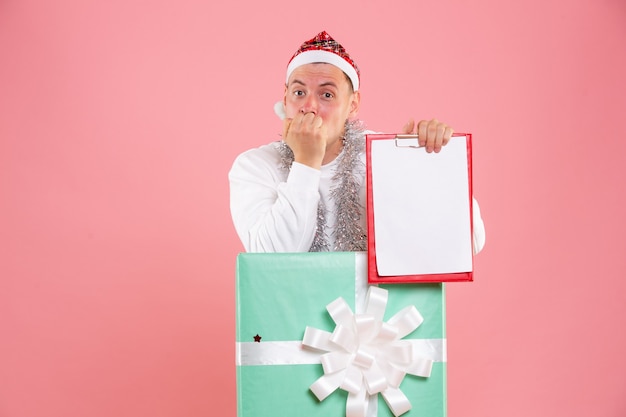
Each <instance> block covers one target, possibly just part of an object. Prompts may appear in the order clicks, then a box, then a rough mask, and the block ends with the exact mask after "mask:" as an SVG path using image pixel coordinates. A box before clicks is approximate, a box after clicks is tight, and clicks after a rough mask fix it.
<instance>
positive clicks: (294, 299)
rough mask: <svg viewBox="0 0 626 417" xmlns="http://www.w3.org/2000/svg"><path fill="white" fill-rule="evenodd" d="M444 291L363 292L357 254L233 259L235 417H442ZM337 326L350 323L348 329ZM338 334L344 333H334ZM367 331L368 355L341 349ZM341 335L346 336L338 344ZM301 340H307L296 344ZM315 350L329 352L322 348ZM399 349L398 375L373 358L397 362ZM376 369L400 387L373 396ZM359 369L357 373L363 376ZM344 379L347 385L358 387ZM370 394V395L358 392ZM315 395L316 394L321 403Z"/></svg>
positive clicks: (392, 287) (433, 287)
mask: <svg viewBox="0 0 626 417" xmlns="http://www.w3.org/2000/svg"><path fill="white" fill-rule="evenodd" d="M444 285H445V284H443V283H434V284H386V285H383V284H379V285H369V284H368V282H367V254H366V253H364V252H327V253H283V254H280V253H272V254H262V253H242V254H240V255H239V256H238V257H237V281H236V323H237V329H236V348H237V349H236V350H237V355H236V362H237V363H236V368H237V415H238V416H239V417H270V416H271V417H283V416H284V417H293V416H304V417H316V416H320V417H321V416H323V417H332V416H337V417H341V416H347V417H352V416H355V417H356V416H366V417H374V416H375V417H382V416H394V415H402V416H403V417H417V416H420V417H422V416H423V417H440V416H441V417H442V416H446V415H447V409H446V339H445V337H446V336H445V292H444V289H445V287H444ZM370 287H374V288H370ZM368 306H369V307H368ZM372 311H374V313H372V314H369V313H371V312H372ZM353 312H354V315H353V314H352V313H353ZM416 313H417V314H416ZM368 314H369V315H368ZM376 314H379V315H380V320H378V321H376V320H374V319H373V318H372V317H374V316H376ZM381 320H382V321H381ZM341 322H343V323H348V322H351V323H358V324H357V325H355V326H354V327H353V328H352V330H350V329H347V328H346V327H345V326H342V325H341V324H340V323H341ZM376 323H378V324H376ZM402 323H404V324H402ZM407 323H408V324H407ZM368 326H369V327H368ZM377 326H378V327H377ZM407 326H408V327H407ZM342 329H343V330H345V331H343V332H342V331H339V330H342ZM346 329H347V330H346ZM363 329H370V330H363ZM372 329H374V330H372ZM381 329H382V330H381ZM385 329H387V330H388V329H391V330H388V331H387V332H385V331H383V330H385ZM394 329H396V330H394ZM397 329H405V330H404V333H402V330H400V336H398V335H397V334H396V339H395V340H396V341H395V342H391V341H388V340H387V339H384V338H385V337H387V336H386V335H387V334H391V333H393V332H394V331H397ZM368 331H371V332H373V333H372V334H374V333H376V332H379V333H376V334H378V336H377V337H378V339H375V340H374V341H371V342H370V345H373V346H374V347H375V350H371V349H370V347H368V346H365V345H366V343H365V342H363V343H357V345H356V346H352V347H348V348H345V347H346V346H348V345H350V340H365V338H366V337H365V336H362V335H365V334H369V333H367V332H368ZM355 332H356V333H355ZM405 333H406V334H405ZM343 334H348V336H349V337H348V338H347V339H341V335H343ZM355 335H358V336H355ZM350 337H352V339H350ZM355 337H356V339H355ZM380 338H382V339H380ZM303 339H311V340H313V341H312V342H311V341H307V343H304V342H303ZM383 339H384V340H383ZM398 339H399V341H398ZM328 340H332V342H329V341H328ZM337 340H344V341H343V342H341V341H339V342H337ZM346 340H347V341H346ZM381 340H382V342H381ZM336 343H338V344H339V345H341V346H339V345H337V344H336ZM316 344H317V346H316ZM361 344H362V345H363V348H362V349H361V348H360V347H359V346H360V345H361ZM322 345H323V346H335V347H334V348H332V349H331V348H330V347H327V348H326V349H325V350H321V348H320V346H322ZM392 345H393V346H392ZM408 345H410V346H411V347H410V348H409V347H407V346H408ZM380 346H389V349H390V350H386V349H387V348H384V349H383V348H380ZM344 348H345V349H344ZM346 349H347V350H346ZM368 349H370V350H368ZM379 349H380V350H379ZM394 349H395V350H394ZM407 349H408V352H409V354H408V359H407V358H405V362H406V363H408V364H409V365H407V369H409V370H408V371H407V372H408V373H406V374H405V373H404V372H402V371H398V369H396V368H397V367H396V366H393V367H389V366H388V365H387V362H386V361H385V360H384V359H381V356H383V354H382V353H380V352H383V351H385V352H387V354H388V356H389V358H391V361H394V360H395V359H396V358H399V357H404V356H403V355H404V354H405V353H406V352H407ZM329 350H332V352H329ZM372 352H375V353H372ZM389 352H392V353H389ZM403 352H404V353H403ZM325 355H326V356H325ZM342 361H343V362H342ZM407 361H408V362H407ZM420 361H426V364H424V363H423V362H420ZM322 363H324V365H322ZM346 363H349V364H351V365H350V366H349V369H350V370H351V372H352V373H350V371H345V370H344V371H341V369H342V368H346V366H344V365H345V364H346ZM355 364H356V365H355ZM392 368H393V369H392ZM416 368H420V369H421V371H422V372H427V373H428V376H416V374H418V375H419V374H420V373H419V372H417V373H414V372H413V371H414V370H415V369H416ZM422 368H424V369H425V370H424V369H422ZM346 369H347V368H346ZM355 369H356V370H357V371H355ZM377 369H378V370H382V371H385V372H387V371H390V372H391V374H393V375H396V376H398V374H399V377H398V379H394V380H395V381H396V382H398V381H400V382H399V383H398V384H399V385H397V387H395V388H394V387H389V390H388V391H385V393H387V394H386V395H383V392H379V393H376V389H375V387H376V386H379V385H377V384H379V383H380V378H378V379H377V378H376V376H380V374H381V372H379V373H376V372H375V371H376V370H377ZM359 370H363V376H362V377H361V374H359V372H360V371H359ZM370 371H371V372H370ZM342 372H344V373H342ZM345 372H347V375H351V376H352V377H355V378H353V379H351V380H350V379H349V378H345V379H344V380H343V381H344V382H343V383H342V384H343V385H342V386H341V387H339V388H336V386H335V385H336V384H337V383H340V382H341V381H340V380H341V379H342V378H343V377H342V376H341V375H344V376H345V375H346V373H345ZM355 372H356V374H355ZM368 372H369V374H368ZM383 373H384V372H383ZM372 375H374V376H372ZM337 378H339V380H338V379H337ZM348 380H350V381H352V382H354V381H356V385H357V386H356V387H355V386H354V385H355V384H354V383H353V384H352V385H350V383H349V382H346V381H348ZM333 381H334V382H333ZM337 381H339V382H337ZM333 383H335V385H333ZM382 383H383V384H384V382H382ZM344 385H346V386H348V387H349V388H345V387H344ZM350 387H352V390H353V391H352V392H353V393H352V394H350V393H349V391H350ZM373 387H374V388H373ZM354 390H356V391H354ZM370 390H373V391H374V393H373V394H370V393H365V392H368V391H370ZM314 391H315V392H314ZM320 391H324V393H323V394H322V396H323V398H321V399H320ZM355 392H360V394H355ZM364 393H365V394H364ZM363 395H365V397H363ZM387 397H389V398H387ZM363 407H364V408H363ZM398 410H399V411H398ZM407 410H408V411H407Z"/></svg>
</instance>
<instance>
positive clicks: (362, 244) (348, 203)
mask: <svg viewBox="0 0 626 417" xmlns="http://www.w3.org/2000/svg"><path fill="white" fill-rule="evenodd" d="M364 130H365V129H364V127H363V123H362V122H361V121H359V120H355V121H349V122H347V123H346V128H345V134H344V137H343V150H342V151H341V153H340V154H339V156H338V157H337V168H336V169H335V172H334V173H333V177H332V179H331V181H332V185H331V188H330V198H331V199H332V200H333V201H334V202H335V210H336V218H337V225H336V227H335V231H334V234H335V244H334V245H333V248H332V250H333V251H336V252H341V251H349V252H354V251H365V250H367V230H364V228H363V227H361V222H360V219H361V216H362V213H363V206H362V205H361V202H360V201H359V183H358V181H357V178H358V177H361V178H364V172H365V166H364V164H363V163H362V161H361V158H360V157H359V155H360V154H361V153H362V152H364V150H365V134H364ZM278 150H279V152H280V154H281V164H282V168H283V169H286V170H289V169H290V168H291V164H292V163H293V152H292V151H291V149H290V148H289V146H287V144H286V143H285V142H280V145H279V147H278ZM325 230H326V207H325V206H324V203H323V202H322V201H321V200H320V203H319V205H318V207H317V227H316V231H315V238H314V239H313V244H312V245H311V248H310V249H309V251H310V252H328V251H330V250H331V247H330V243H329V241H328V236H327V235H326V232H325Z"/></svg>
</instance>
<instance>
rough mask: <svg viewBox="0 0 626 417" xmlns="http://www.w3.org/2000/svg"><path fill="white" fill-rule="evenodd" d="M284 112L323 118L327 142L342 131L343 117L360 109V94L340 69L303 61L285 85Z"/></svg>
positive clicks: (335, 138)
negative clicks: (311, 114)
mask: <svg viewBox="0 0 626 417" xmlns="http://www.w3.org/2000/svg"><path fill="white" fill-rule="evenodd" d="M284 103H285V112H286V114H287V117H288V118H293V117H294V115H296V114H297V113H309V112H313V113H315V114H316V115H318V116H320V117H321V118H322V120H324V125H325V126H326V128H327V130H328V134H329V141H330V142H335V141H337V140H339V138H341V137H342V136H343V134H344V127H345V123H346V120H348V119H349V118H351V117H355V116H356V115H357V113H358V110H359V103H360V95H359V93H358V92H353V91H352V84H351V82H350V80H349V79H348V78H347V77H346V75H345V74H344V73H343V71H342V70H340V69H339V68H337V67H336V66H334V65H331V64H322V63H320V64H306V65H302V66H300V67H298V68H296V69H295V70H294V71H293V72H292V73H291V76H290V77H289V81H288V82H287V86H286V87H285V98H284Z"/></svg>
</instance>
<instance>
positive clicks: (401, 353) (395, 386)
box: [302, 286, 433, 417]
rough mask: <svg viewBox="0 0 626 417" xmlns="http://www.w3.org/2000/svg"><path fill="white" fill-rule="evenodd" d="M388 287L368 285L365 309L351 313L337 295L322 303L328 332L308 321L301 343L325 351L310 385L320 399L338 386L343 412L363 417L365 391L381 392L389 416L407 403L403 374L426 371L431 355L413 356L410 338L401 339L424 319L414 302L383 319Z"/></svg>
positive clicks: (402, 410) (425, 374)
mask: <svg viewBox="0 0 626 417" xmlns="http://www.w3.org/2000/svg"><path fill="white" fill-rule="evenodd" d="M387 297H388V294H387V290H385V289H382V288H379V287H375V286H371V287H369V289H368V291H367V298H366V308H365V313H364V314H356V315H355V314H353V313H352V310H351V309H350V307H349V306H348V304H347V303H346V301H345V300H344V299H343V298H341V297H339V298H337V299H336V300H335V301H333V302H331V303H330V304H328V305H327V306H326V310H328V313H329V314H330V316H331V317H332V319H333V320H334V322H335V324H336V326H335V329H334V331H333V332H332V333H330V332H327V331H324V330H320V329H316V328H312V327H307V328H306V329H305V331H304V337H303V339H302V344H303V346H306V347H309V348H313V349H318V350H322V351H325V352H327V353H325V354H323V355H322V357H321V362H322V368H323V370H324V375H323V376H321V377H320V378H319V379H318V380H317V381H315V382H314V383H313V384H312V385H311V386H310V387H309V388H310V389H311V391H312V392H313V393H314V394H315V396H316V397H317V398H318V399H319V400H320V401H323V400H324V399H325V398H326V397H327V396H329V395H330V394H331V393H333V392H334V391H335V390H336V389H337V388H341V389H343V390H345V391H347V392H348V400H347V403H346V417H365V416H366V414H367V407H368V401H369V397H370V396H374V395H377V394H378V393H380V394H382V396H383V398H384V400H385V402H386V403H387V406H388V407H389V409H390V410H391V412H392V413H393V415H394V416H396V417H397V416H400V415H402V414H404V413H406V412H407V411H409V410H410V409H411V403H410V401H409V399H408V398H407V397H406V396H405V395H404V393H403V392H402V391H401V390H400V384H401V383H402V380H403V379H404V376H405V375H406V374H407V373H408V374H412V375H417V376H422V377H429V376H430V373H431V370H432V364H433V361H432V360H431V359H425V358H421V357H417V356H418V355H417V352H416V350H415V349H414V345H413V344H412V343H411V341H410V340H401V339H402V338H403V337H405V336H406V335H408V334H409V333H411V332H412V331H414V330H415V329H417V327H419V325H420V324H422V322H423V321H424V319H423V318H422V316H421V315H420V313H419V311H417V309H416V308H415V306H408V307H405V308H403V309H402V310H400V311H399V312H398V313H396V314H395V315H394V316H393V317H391V318H390V319H389V320H388V321H387V322H384V321H383V317H384V314H385V308H386V307H387Z"/></svg>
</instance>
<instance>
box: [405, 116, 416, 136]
mask: <svg viewBox="0 0 626 417" xmlns="http://www.w3.org/2000/svg"><path fill="white" fill-rule="evenodd" d="M413 129H415V120H413V119H409V121H408V122H406V124H405V125H404V127H402V133H404V134H405V135H408V134H411V133H413Z"/></svg>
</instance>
